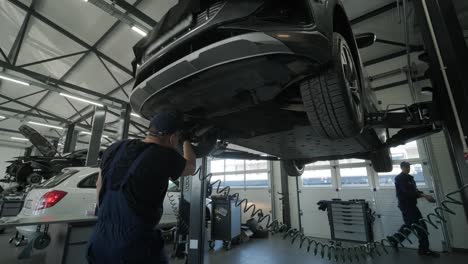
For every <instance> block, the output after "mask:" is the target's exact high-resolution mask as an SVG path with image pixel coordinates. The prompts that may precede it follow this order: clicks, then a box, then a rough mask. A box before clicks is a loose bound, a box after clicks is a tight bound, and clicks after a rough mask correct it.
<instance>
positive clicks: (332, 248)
mask: <svg viewBox="0 0 468 264" xmlns="http://www.w3.org/2000/svg"><path fill="white" fill-rule="evenodd" d="M197 174H198V178H199V179H200V181H202V180H206V181H207V182H208V184H209V186H210V187H211V188H212V189H213V190H216V194H222V195H225V196H231V197H232V199H234V200H235V205H236V206H242V204H243V213H248V212H249V211H250V218H254V217H256V218H257V221H258V223H259V224H260V223H262V222H263V223H264V224H265V226H266V228H267V229H268V230H269V231H270V232H271V233H272V234H283V239H290V240H291V244H294V243H295V242H296V241H298V242H299V243H298V246H299V248H303V247H306V248H307V252H310V251H311V250H312V252H313V253H314V255H315V256H320V257H321V258H328V260H332V259H334V260H335V261H340V260H342V261H343V262H346V261H348V260H349V261H350V262H353V260H356V261H357V262H359V261H361V260H366V259H367V257H370V258H374V257H375V256H376V255H377V256H381V255H382V252H384V253H385V254H388V253H389V252H388V248H387V247H392V248H394V245H395V244H394V243H395V241H397V242H398V243H399V244H400V245H401V246H402V247H404V246H403V244H402V242H403V241H401V239H399V238H398V235H400V236H402V237H404V238H405V239H406V240H408V242H409V243H410V244H412V243H413V242H412V241H411V240H410V238H409V237H408V235H407V234H405V233H402V232H397V233H395V234H394V235H392V236H388V237H387V238H384V239H381V240H380V241H374V242H371V243H365V244H359V245H354V246H341V245H336V244H332V243H330V242H331V241H329V242H328V243H325V242H323V240H322V242H321V241H319V240H317V239H315V238H312V237H310V236H306V235H305V234H304V233H303V232H301V231H300V230H298V229H296V228H290V227H288V226H286V225H284V224H282V223H281V222H279V221H278V220H276V219H273V218H272V216H271V215H270V214H264V213H263V211H262V209H257V208H256V206H255V204H253V203H250V204H249V202H248V199H241V198H240V194H239V193H231V187H229V186H225V187H223V186H221V184H222V181H221V180H216V181H215V182H213V183H211V182H210V180H211V176H212V174H211V173H209V174H207V175H202V170H201V167H199V168H198V170H197V171H196V172H195V174H194V175H197ZM213 187H216V189H214V188H213ZM465 189H468V184H466V185H464V186H463V187H461V188H460V189H458V190H456V191H454V192H451V193H449V194H447V195H446V196H445V197H446V199H445V200H443V201H442V202H441V203H440V206H438V207H436V208H435V209H434V211H433V212H432V213H430V214H428V215H427V216H426V218H421V219H419V221H418V222H417V223H415V224H412V225H411V226H410V227H406V228H403V229H402V230H401V231H406V232H408V233H413V234H414V235H415V236H416V237H417V238H419V235H418V230H420V231H422V232H424V233H426V234H427V235H429V232H428V231H427V230H426V228H424V223H428V224H430V225H431V226H433V227H434V228H435V229H439V226H438V225H437V224H438V223H437V222H436V221H438V220H440V221H442V222H444V223H445V222H447V219H445V217H444V216H443V213H444V212H446V213H449V214H452V215H455V212H454V211H453V210H452V209H450V208H449V205H463V202H462V201H460V200H457V199H455V198H454V196H455V195H457V194H461V193H463V192H464V191H465ZM400 241H401V242H400ZM394 249H395V250H397V249H396V248H394ZM380 250H382V252H381V251H380Z"/></svg>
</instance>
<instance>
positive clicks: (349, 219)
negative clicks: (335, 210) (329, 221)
mask: <svg viewBox="0 0 468 264" xmlns="http://www.w3.org/2000/svg"><path fill="white" fill-rule="evenodd" d="M335 220H338V221H340V222H345V223H346V222H353V223H364V217H362V216H344V215H334V216H333V222H335Z"/></svg>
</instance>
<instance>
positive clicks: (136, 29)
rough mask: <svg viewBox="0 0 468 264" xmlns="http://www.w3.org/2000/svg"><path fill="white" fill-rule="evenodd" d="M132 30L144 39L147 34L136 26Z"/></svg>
mask: <svg viewBox="0 0 468 264" xmlns="http://www.w3.org/2000/svg"><path fill="white" fill-rule="evenodd" d="M132 30H133V31H135V32H136V33H138V34H140V35H142V36H143V37H146V35H147V34H148V33H146V32H145V31H144V30H143V29H141V28H139V27H137V26H133V27H132Z"/></svg>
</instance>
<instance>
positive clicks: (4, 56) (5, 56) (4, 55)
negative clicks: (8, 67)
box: [0, 47, 11, 64]
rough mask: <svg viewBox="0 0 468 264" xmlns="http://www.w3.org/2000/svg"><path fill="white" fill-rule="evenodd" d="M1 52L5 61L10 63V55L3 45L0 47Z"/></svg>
mask: <svg viewBox="0 0 468 264" xmlns="http://www.w3.org/2000/svg"><path fill="white" fill-rule="evenodd" d="M0 54H2V57H3V58H4V59H5V61H6V62H7V63H8V64H11V62H10V59H8V56H7V55H6V54H5V52H4V51H3V49H2V47H0Z"/></svg>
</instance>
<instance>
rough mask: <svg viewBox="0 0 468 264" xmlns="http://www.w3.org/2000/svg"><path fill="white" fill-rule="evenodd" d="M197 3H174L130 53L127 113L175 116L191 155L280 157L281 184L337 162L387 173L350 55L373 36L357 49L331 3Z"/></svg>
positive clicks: (361, 78)
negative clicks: (179, 116)
mask: <svg viewBox="0 0 468 264" xmlns="http://www.w3.org/2000/svg"><path fill="white" fill-rule="evenodd" d="M192 2H197V1H192ZM198 2H199V1H198ZM202 2H203V4H200V5H193V4H192V5H191V4H190V3H191V1H183V0H182V1H180V2H179V3H178V4H177V5H176V6H174V7H173V8H172V9H170V10H169V11H168V13H167V14H166V15H165V16H164V17H163V18H162V19H161V21H160V23H159V24H158V25H157V26H156V27H155V28H154V29H153V30H152V32H150V34H149V35H148V37H147V38H144V39H142V40H141V41H140V42H139V43H137V44H136V45H135V47H134V52H135V57H136V58H135V61H134V74H135V79H136V81H135V88H134V90H133V92H132V95H131V98H130V99H131V104H132V107H133V109H134V110H135V111H136V112H138V113H140V114H141V115H142V116H144V117H146V118H151V116H153V115H154V114H155V113H157V112H158V111H161V110H163V109H166V108H171V109H174V108H175V109H177V110H179V111H181V112H182V113H183V114H184V117H185V126H186V129H187V130H191V131H194V134H195V135H196V137H198V139H197V140H198V141H199V144H200V145H201V146H202V147H204V148H205V151H201V152H200V155H206V154H208V153H209V151H210V150H211V149H212V148H213V146H214V143H215V142H216V140H221V141H223V142H229V143H233V144H236V145H240V146H243V147H247V148H250V149H253V150H256V151H260V152H263V153H267V154H270V155H273V156H276V157H279V158H281V159H282V160H283V161H284V166H285V168H286V170H287V173H288V174H289V175H291V176H299V175H301V174H302V172H303V170H304V166H305V164H307V163H311V162H314V161H318V160H330V159H342V158H362V159H370V160H372V163H373V167H374V169H375V170H376V171H378V172H386V171H391V170H392V161H391V157H390V152H389V148H388V146H386V145H385V144H384V143H385V141H386V140H387V135H386V134H385V133H382V131H383V130H379V129H376V128H367V127H366V126H365V116H366V114H367V113H372V112H377V111H378V107H377V106H376V99H375V96H374V94H373V92H372V90H371V88H370V87H369V85H368V83H367V82H366V77H365V73H364V71H363V66H362V63H361V59H360V56H359V51H358V49H359V47H363V46H366V45H370V44H372V43H373V37H375V36H373V35H372V34H371V39H370V41H369V36H367V37H366V36H365V37H364V38H359V39H358V42H357V41H356V38H355V36H354V34H353V31H352V29H351V25H350V22H349V20H348V18H347V16H346V13H345V11H344V8H343V6H342V3H341V2H340V1H339V0H329V1H308V0H301V1H299V0H298V1H281V0H248V1H247V0H228V1H202ZM372 36H373V37H372ZM358 43H359V44H360V45H358Z"/></svg>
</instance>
